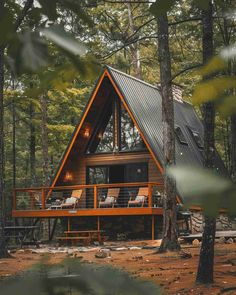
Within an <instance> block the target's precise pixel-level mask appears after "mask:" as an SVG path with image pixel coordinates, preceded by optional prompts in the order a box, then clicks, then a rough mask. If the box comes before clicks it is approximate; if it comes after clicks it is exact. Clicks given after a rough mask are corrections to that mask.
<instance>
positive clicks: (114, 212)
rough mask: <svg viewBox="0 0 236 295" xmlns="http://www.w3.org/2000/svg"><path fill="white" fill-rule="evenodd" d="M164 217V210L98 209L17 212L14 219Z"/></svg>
mask: <svg viewBox="0 0 236 295" xmlns="http://www.w3.org/2000/svg"><path fill="white" fill-rule="evenodd" d="M152 214H153V215H162V214H163V209H162V208H147V207H134V208H131V207H130V208H97V209H79V210H28V211H25V210H24V211H20V210H15V211H13V212H12V217H40V218H46V217H67V216H68V217H69V216H70V217H73V216H75V217H76V216H77V217H79V216H137V215H139V216H144V215H152Z"/></svg>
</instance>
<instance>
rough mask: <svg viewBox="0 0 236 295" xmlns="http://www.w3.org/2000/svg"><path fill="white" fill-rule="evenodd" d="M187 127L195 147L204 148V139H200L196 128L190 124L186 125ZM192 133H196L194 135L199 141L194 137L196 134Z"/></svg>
mask: <svg viewBox="0 0 236 295" xmlns="http://www.w3.org/2000/svg"><path fill="white" fill-rule="evenodd" d="M187 128H188V130H189V132H190V134H191V136H192V138H193V140H194V142H195V144H196V145H197V147H198V148H199V149H200V150H203V149H204V141H203V140H202V138H201V136H200V133H199V132H198V131H197V130H196V129H194V128H192V127H190V126H187ZM194 134H196V136H197V137H198V138H199V140H200V141H198V140H197V139H196V136H195V135H194Z"/></svg>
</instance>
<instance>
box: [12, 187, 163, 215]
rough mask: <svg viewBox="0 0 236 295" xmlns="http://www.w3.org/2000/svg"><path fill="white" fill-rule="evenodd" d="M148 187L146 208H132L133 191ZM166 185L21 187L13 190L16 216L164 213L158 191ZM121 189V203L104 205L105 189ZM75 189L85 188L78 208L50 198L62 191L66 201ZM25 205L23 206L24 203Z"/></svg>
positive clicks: (119, 201)
mask: <svg viewBox="0 0 236 295" xmlns="http://www.w3.org/2000/svg"><path fill="white" fill-rule="evenodd" d="M140 187H141V188H142V187H146V188H147V192H148V193H147V196H146V202H145V204H144V206H143V207H141V206H133V207H128V204H129V200H130V196H131V195H132V194H131V193H130V192H133V191H135V190H136V192H137V191H138V189H139V188H140ZM162 187H163V184H162V183H150V182H146V183H122V184H121V183H119V184H118V183H115V184H99V185H73V186H63V187H48V188H45V187H43V188H42V187H41V188H21V189H15V190H14V192H13V210H12V216H13V217H15V218H17V217H39V218H40V217H41V218H50V217H72V216H78V217H79V216H81V217H82V216H132V215H134V216H137V215H140V216H141V215H162V213H163V209H162V208H161V206H159V204H158V203H157V199H158V198H160V195H159V196H157V191H160V190H161V188H162ZM111 188H119V189H120V190H119V191H120V193H119V196H118V198H117V203H116V204H115V205H114V206H113V207H107V208H102V207H101V208H100V205H99V202H100V201H99V200H100V197H101V196H102V197H103V196H104V194H106V193H104V190H105V191H106V190H108V189H111ZM73 190H83V193H82V197H81V198H80V200H79V202H78V204H77V205H78V206H76V207H75V208H70V209H69V208H60V205H59V206H57V205H53V201H52V200H50V198H51V197H52V195H53V193H58V192H60V193H61V194H62V195H63V200H64V201H65V200H66V199H67V198H69V197H70V196H71V193H72V191H73ZM22 204H23V205H22Z"/></svg>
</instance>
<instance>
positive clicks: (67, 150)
mask: <svg viewBox="0 0 236 295" xmlns="http://www.w3.org/2000/svg"><path fill="white" fill-rule="evenodd" d="M105 78H106V79H107V78H108V79H109V81H110V83H111V85H112V86H113V88H114V90H115V92H116V94H117V95H118V97H119V99H120V100H121V102H122V104H123V105H124V107H125V109H126V111H127V112H128V114H129V116H130V117H131V119H132V120H133V123H134V125H135V126H136V127H137V129H138V131H139V133H140V135H141V137H142V139H143V141H144V143H145V144H146V146H147V149H148V151H149V152H150V154H151V156H152V158H153V159H154V161H155V163H156V165H157V168H158V169H159V171H160V172H161V173H163V169H162V167H161V164H160V163H159V161H158V160H157V158H156V157H155V155H154V153H153V151H152V149H151V147H150V145H149V143H148V141H147V139H146V138H145V136H144V134H143V132H142V130H141V128H140V126H139V125H138V123H137V121H136V120H135V118H134V116H133V113H132V110H131V109H130V107H129V105H128V104H127V102H126V100H125V97H124V96H123V95H122V91H121V90H120V89H119V88H118V86H117V85H116V83H115V80H114V79H113V77H112V76H111V74H110V72H109V68H108V69H105V70H104V72H103V74H102V75H101V77H100V79H99V80H98V82H97V84H96V86H95V89H94V91H93V93H92V96H91V98H90V100H89V102H88V104H87V106H86V108H85V110H84V112H83V114H82V116H81V119H80V122H79V124H78V126H77V127H76V128H75V131H74V133H73V135H72V138H71V141H70V143H69V145H68V147H67V149H66V151H65V153H64V155H63V157H62V160H61V162H60V165H59V168H58V171H57V173H56V175H55V178H54V180H53V182H52V185H51V187H54V186H55V185H56V183H57V181H58V179H59V177H60V175H61V173H62V171H63V168H64V166H65V163H66V161H67V159H68V158H69V155H70V153H71V151H72V149H73V146H74V145H75V142H76V139H77V137H78V135H79V133H80V132H81V129H82V128H83V124H84V122H85V120H86V117H87V116H88V115H89V111H90V108H91V107H92V105H93V103H94V102H95V100H96V97H97V95H98V93H99V89H100V87H101V85H102V83H103V81H104V79H105ZM81 144H82V143H81Z"/></svg>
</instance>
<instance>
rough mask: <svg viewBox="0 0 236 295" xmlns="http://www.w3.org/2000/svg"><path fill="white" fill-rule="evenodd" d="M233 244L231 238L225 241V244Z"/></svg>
mask: <svg viewBox="0 0 236 295" xmlns="http://www.w3.org/2000/svg"><path fill="white" fill-rule="evenodd" d="M233 243H234V240H233V239H232V238H229V239H228V240H227V241H226V244H233Z"/></svg>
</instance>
